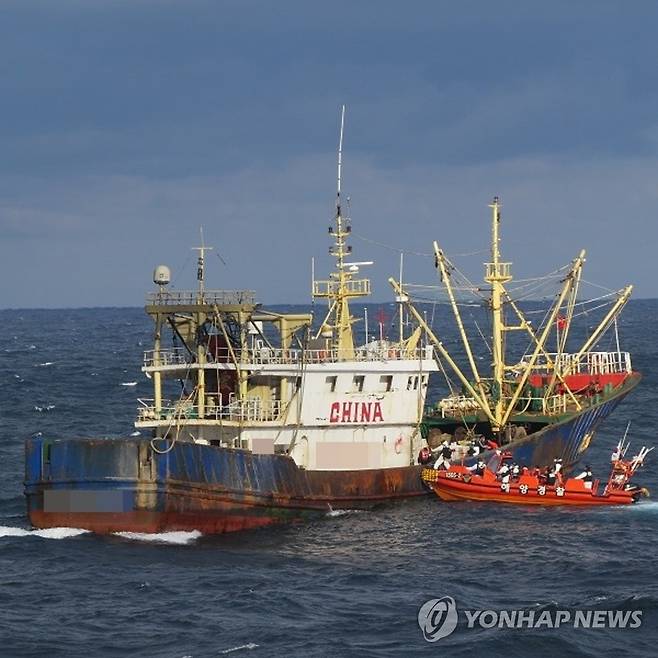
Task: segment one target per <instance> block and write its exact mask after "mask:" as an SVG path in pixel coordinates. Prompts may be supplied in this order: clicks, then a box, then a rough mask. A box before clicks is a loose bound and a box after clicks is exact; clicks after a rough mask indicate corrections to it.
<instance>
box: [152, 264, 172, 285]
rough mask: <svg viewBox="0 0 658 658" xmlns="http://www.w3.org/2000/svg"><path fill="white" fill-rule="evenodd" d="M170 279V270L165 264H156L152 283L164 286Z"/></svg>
mask: <svg viewBox="0 0 658 658" xmlns="http://www.w3.org/2000/svg"><path fill="white" fill-rule="evenodd" d="M170 281H171V271H170V270H169V268H168V267H167V266H166V265H158V266H157V267H156V268H155V269H154V270H153V283H155V284H156V285H158V286H166V285H167V284H168V283H169V282H170Z"/></svg>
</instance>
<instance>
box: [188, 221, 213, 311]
mask: <svg viewBox="0 0 658 658" xmlns="http://www.w3.org/2000/svg"><path fill="white" fill-rule="evenodd" d="M199 235H200V236H201V246H200V247H192V251H198V252H199V259H198V261H197V270H196V278H197V281H198V282H199V288H198V296H199V304H202V303H203V294H204V291H205V272H206V269H205V268H206V264H205V258H206V251H212V247H206V244H205V242H204V239H203V226H201V227H199Z"/></svg>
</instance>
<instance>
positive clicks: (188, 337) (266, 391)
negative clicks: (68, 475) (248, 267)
mask: <svg viewBox="0 0 658 658" xmlns="http://www.w3.org/2000/svg"><path fill="white" fill-rule="evenodd" d="M342 119H343V116H341V137H340V146H339V160H338V162H339V164H338V192H337V203H336V215H335V218H334V223H333V224H332V226H331V227H330V228H329V233H330V235H331V236H332V238H333V240H334V244H333V245H332V247H331V249H330V253H331V254H332V255H333V256H335V258H336V269H335V271H334V272H333V273H332V274H331V275H330V277H329V278H328V279H327V280H314V281H313V296H314V297H315V298H316V299H326V300H327V304H328V305H327V309H326V312H325V313H324V314H323V317H322V321H321V322H319V323H315V324H317V325H318V326H314V318H313V315H312V314H279V313H274V312H268V311H265V310H263V309H261V308H260V307H259V305H258V304H256V302H255V295H254V293H253V292H251V291H212V290H206V289H205V285H204V252H205V249H206V247H204V246H202V247H201V248H200V251H199V267H198V276H197V278H198V282H199V286H198V289H197V290H195V291H189V292H185V291H169V290H167V289H166V288H165V286H166V285H167V283H168V280H169V279H168V270H166V274H167V276H164V275H163V272H164V271H165V269H166V268H162V267H159V268H156V272H155V275H154V282H155V283H156V284H157V285H159V291H158V292H156V293H152V294H150V295H149V296H148V298H147V306H146V311H147V313H148V314H149V315H151V317H152V318H153V320H154V323H155V334H154V349H153V350H150V351H148V352H146V353H145V355H144V366H143V368H142V369H143V371H144V372H145V373H146V375H147V376H149V377H151V378H152V380H153V387H154V397H153V399H151V400H140V407H139V410H138V417H137V421H136V423H135V425H136V427H138V428H152V429H153V431H154V435H155V436H156V437H160V438H161V439H162V441H157V440H156V441H154V445H155V446H158V447H159V449H160V450H167V449H168V448H167V447H168V446H170V445H171V442H172V441H196V442H203V443H212V444H215V445H218V446H222V447H226V448H237V449H243V450H250V451H252V452H254V453H260V454H272V453H275V452H276V453H283V454H288V455H289V456H290V457H292V458H293V459H294V461H295V462H296V463H297V465H298V466H300V467H302V468H305V469H309V470H353V469H379V468H390V467H398V466H409V465H411V464H414V463H415V462H416V457H417V455H418V452H419V450H420V448H421V447H422V445H424V441H423V439H422V438H421V436H420V432H419V425H420V422H421V420H422V416H423V410H424V406H425V396H426V392H427V387H428V380H429V375H430V373H431V372H434V371H435V370H436V369H437V365H436V362H435V360H434V358H433V347H432V346H431V345H427V344H425V342H424V340H423V336H422V334H421V330H420V329H419V328H417V329H416V330H415V331H413V332H412V333H411V334H410V335H409V336H408V337H406V338H405V336H404V335H402V327H403V323H402V322H401V323H400V335H399V336H397V340H388V339H386V338H385V337H384V336H383V335H381V336H379V339H378V340H373V341H369V342H367V343H366V344H363V345H355V344H354V334H353V331H352V325H353V324H354V323H355V322H356V320H355V318H354V317H353V316H352V315H351V313H350V308H349V301H350V300H352V299H355V298H361V297H367V296H368V295H370V281H369V280H368V279H365V278H360V277H359V278H357V277H358V275H359V269H360V267H361V266H363V265H364V264H369V263H350V262H347V258H348V256H349V255H350V254H351V251H352V250H351V247H350V246H348V244H347V240H348V237H349V235H350V232H351V223H350V220H349V218H346V217H344V216H343V214H342V210H341V188H340V181H341V164H342V135H343V130H342V125H343V121H342ZM398 301H399V304H398V305H399V311H400V313H402V312H403V304H402V300H398ZM167 330H168V331H167ZM165 333H170V334H171V335H172V336H173V338H174V340H175V341H176V342H177V343H178V345H177V346H176V347H173V348H165V347H164V343H163V336H164V334H165ZM176 382H180V384H179V385H178V389H176ZM172 393H174V395H172Z"/></svg>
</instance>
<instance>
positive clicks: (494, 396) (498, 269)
mask: <svg viewBox="0 0 658 658" xmlns="http://www.w3.org/2000/svg"><path fill="white" fill-rule="evenodd" d="M500 206H501V204H500V200H499V198H498V197H494V199H493V202H492V203H491V204H490V206H489V207H490V208H491V210H492V218H491V262H489V263H485V277H484V280H485V282H487V283H488V284H489V285H490V286H491V296H490V299H489V308H490V311H491V318H492V355H493V363H492V376H491V377H490V378H486V379H483V378H482V377H481V376H480V374H479V371H478V368H477V365H476V361H475V358H474V356H473V351H472V349H471V346H470V342H469V338H468V335H467V333H466V330H465V328H464V323H463V321H462V318H461V315H460V312H459V307H458V305H457V301H456V299H455V295H454V290H453V286H452V282H451V272H450V266H451V264H450V261H449V260H448V259H447V257H446V256H445V254H444V253H443V251H442V250H441V249H440V248H439V245H438V244H437V243H436V242H435V243H434V253H435V256H436V267H437V270H439V271H440V274H441V280H442V281H443V283H444V285H445V288H446V292H447V294H448V299H449V301H450V304H451V307H452V311H453V314H454V316H455V320H456V322H457V328H458V330H459V333H460V336H461V339H462V342H463V344H464V349H465V352H466V357H467V359H468V362H469V365H470V368H471V371H472V375H473V378H474V381H469V379H468V378H467V377H466V375H464V373H463V372H462V371H461V369H460V368H459V366H458V365H457V364H456V362H455V361H454V360H453V359H452V358H451V357H450V355H449V354H448V352H447V350H446V349H445V347H444V346H443V344H442V343H441V341H440V340H439V338H437V336H436V334H435V333H434V332H433V331H432V330H431V328H430V327H429V326H428V325H427V322H426V321H425V319H424V318H423V317H422V315H421V314H420V313H418V311H416V309H415V308H414V307H413V305H412V304H411V302H410V301H407V302H406V304H407V307H408V308H409V311H410V312H411V313H412V314H413V315H414V317H415V318H416V320H417V321H418V324H419V325H420V326H421V327H422V328H423V330H424V331H425V332H426V335H427V336H428V337H429V339H430V340H431V342H432V343H433V344H434V346H435V348H436V349H437V352H438V354H439V355H440V356H441V357H442V358H443V359H445V360H446V362H447V363H448V364H449V365H450V367H451V368H452V370H453V371H454V372H455V374H456V375H457V377H458V378H459V380H460V381H461V383H462V385H463V386H464V389H465V390H466V391H467V392H468V394H469V395H470V396H471V397H472V398H473V400H474V401H475V402H476V403H477V404H478V406H479V407H480V409H481V410H482V412H483V413H484V415H485V416H486V417H487V418H488V419H489V421H490V422H491V426H492V429H493V430H494V432H500V431H501V430H502V429H503V428H504V427H505V425H506V424H507V423H508V422H509V421H510V419H511V417H512V415H513V413H514V409H515V407H516V405H517V404H518V402H519V399H520V398H521V395H522V394H523V390H524V388H525V386H526V383H527V382H528V378H529V377H530V374H531V373H532V371H533V369H535V368H536V367H537V361H538V359H539V357H540V356H542V355H543V356H544V357H545V358H546V362H547V366H549V367H550V368H551V369H552V370H553V380H554V381H555V380H559V381H560V382H561V383H562V385H563V386H564V388H565V391H566V394H567V396H568V397H569V398H570V399H571V401H572V403H573V404H574V405H575V406H576V408H578V409H580V408H581V404H580V402H579V400H578V399H577V398H576V397H575V395H574V394H573V392H572V391H571V390H570V389H569V387H568V386H567V384H566V382H565V379H564V377H565V376H566V375H567V374H569V369H568V368H567V369H566V370H564V371H561V370H560V369H561V364H560V363H559V358H556V359H555V360H553V359H552V358H551V357H550V356H549V354H548V350H547V344H548V338H549V335H550V333H551V330H552V329H553V327H554V326H555V323H556V320H557V318H558V315H559V313H560V310H561V309H562V308H563V307H564V305H565V302H566V312H567V318H566V320H567V322H570V321H571V319H572V317H573V310H574V306H575V303H576V298H577V294H578V288H579V284H580V280H581V274H582V268H583V265H584V263H585V252H584V251H581V252H580V254H579V255H578V257H577V258H576V259H575V260H574V261H573V263H572V266H571V268H570V270H569V272H568V274H567V275H566V277H565V278H564V280H563V282H562V283H563V285H562V289H561V291H560V293H559V294H558V296H557V299H556V301H555V303H554V305H553V307H552V309H551V311H550V313H549V314H548V318H547V320H546V322H545V324H544V325H543V327H542V329H541V331H539V332H535V331H534V330H533V328H532V325H531V324H530V322H528V320H526V318H525V316H524V315H523V313H522V312H521V309H520V308H519V307H518V306H517V305H516V304H515V303H514V301H513V300H512V298H511V296H510V294H509V293H508V291H507V288H506V284H508V283H509V282H510V281H512V274H511V263H509V262H504V261H502V259H501V253H500V219H501V215H500ZM389 281H390V283H391V285H392V286H393V288H394V289H395V291H396V293H397V294H399V295H402V294H404V292H403V290H402V286H401V285H400V284H399V283H397V282H396V281H394V280H393V279H389ZM631 290H632V287H629V288H626V289H625V290H624V291H623V292H622V293H621V295H620V298H619V299H618V301H617V303H616V304H615V305H614V306H613V308H612V309H611V310H610V312H609V313H608V314H607V315H606V317H605V318H604V320H603V321H602V322H601V324H600V325H599V327H598V328H597V329H596V331H595V332H594V333H593V334H592V336H591V337H590V338H589V340H588V341H587V342H586V343H585V345H583V347H582V348H581V350H580V351H579V352H578V354H577V357H576V358H581V357H582V355H583V354H584V353H585V352H586V351H587V350H588V349H590V348H591V346H592V345H594V344H595V342H596V340H598V338H599V337H600V336H601V334H602V333H603V331H604V330H605V328H606V326H607V325H608V324H609V323H610V322H611V320H612V319H613V318H614V317H615V316H616V314H617V313H618V312H619V310H620V309H621V307H622V306H623V305H624V304H625V303H626V301H627V300H628V298H629V296H630V292H631ZM407 300H408V298H407ZM506 302H509V304H510V306H511V308H512V309H513V310H514V313H515V314H516V315H517V316H518V318H519V322H520V324H518V325H507V324H506V323H505V318H504V304H505V303H506ZM517 330H519V331H526V332H527V333H528V334H529V335H530V337H531V339H532V341H533V343H534V350H533V352H532V354H531V356H530V358H529V360H528V362H526V363H522V364H517V365H515V366H508V365H506V358H505V335H506V333H507V332H509V331H517ZM565 333H566V331H565ZM565 346H566V337H565V335H564V334H563V335H562V336H561V337H560V340H559V343H558V351H562V350H564V348H565ZM558 357H559V355H558ZM521 366H522V369H521V372H520V376H519V375H518V374H517V375H516V376H514V377H512V378H510V379H509V380H506V378H505V377H506V374H507V373H508V372H514V373H518V372H519V369H520V367H521Z"/></svg>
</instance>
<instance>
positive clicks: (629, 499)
mask: <svg viewBox="0 0 658 658" xmlns="http://www.w3.org/2000/svg"><path fill="white" fill-rule="evenodd" d="M423 480H424V481H425V482H427V483H428V484H429V486H430V487H431V489H432V490H433V491H434V493H435V494H436V495H437V496H438V497H439V498H441V500H445V501H458V500H474V501H479V502H492V503H507V504H514V505H542V506H558V505H559V506H565V505H567V506H570V505H577V506H581V507H582V506H590V507H592V506H600V505H630V504H632V503H635V502H637V499H638V498H639V497H640V496H641V495H642V494H643V493H644V490H642V489H639V488H634V489H631V490H623V489H614V490H611V491H604V492H603V493H598V491H597V490H598V482H595V483H594V486H593V487H592V489H588V488H587V487H586V486H585V483H584V482H583V481H582V480H576V479H575V478H571V479H569V480H567V481H566V482H564V483H563V484H562V483H560V484H557V485H556V486H549V485H545V484H542V483H540V481H539V480H538V478H537V477H534V476H529V475H524V476H521V477H520V478H519V480H518V481H513V482H509V483H508V484H507V485H504V484H503V483H502V482H500V481H498V480H497V479H496V477H495V475H494V474H493V473H491V471H485V473H484V475H483V476H478V475H472V474H471V472H470V471H469V470H468V469H467V468H465V467H463V466H453V467H452V468H450V469H449V470H444V471H435V470H434V469H425V470H424V471H423Z"/></svg>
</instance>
